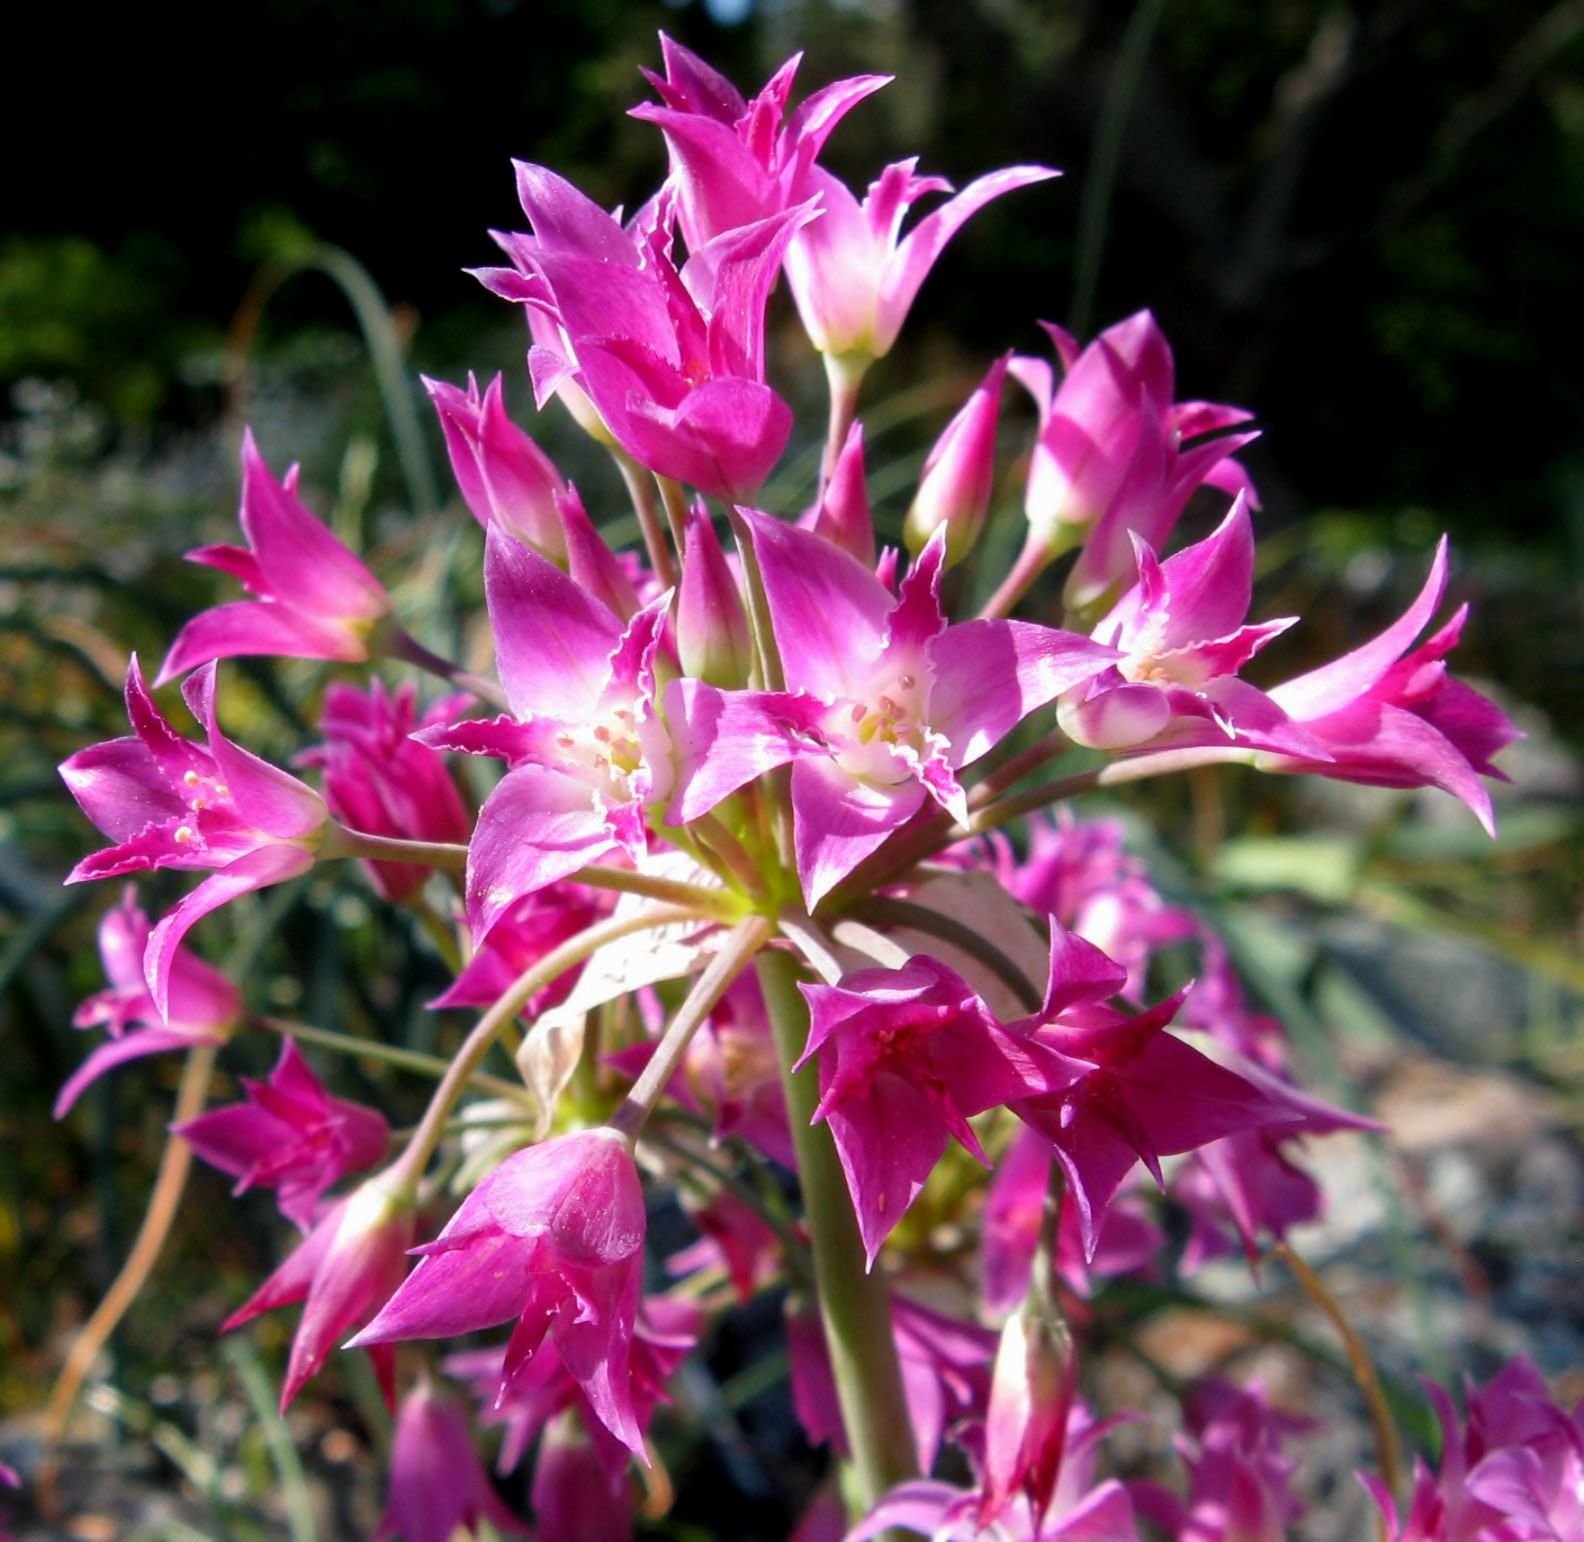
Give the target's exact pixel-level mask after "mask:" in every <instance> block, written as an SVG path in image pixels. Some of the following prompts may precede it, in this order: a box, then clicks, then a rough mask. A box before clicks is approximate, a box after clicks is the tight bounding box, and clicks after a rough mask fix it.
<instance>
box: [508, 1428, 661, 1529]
mask: <svg viewBox="0 0 1584 1542" xmlns="http://www.w3.org/2000/svg"><path fill="white" fill-rule="evenodd" d="M626 1454H627V1453H626V1450H625V1448H623V1450H622V1456H623V1457H624V1458H625V1457H626ZM530 1497H531V1500H532V1503H533V1515H534V1536H535V1538H537V1542H630V1539H631V1538H632V1536H633V1510H634V1508H635V1506H634V1495H633V1489H632V1482H631V1480H630V1479H629V1478H628V1476H627V1469H626V1462H625V1460H624V1461H623V1463H622V1465H621V1466H620V1467H616V1468H612V1467H611V1466H610V1465H609V1464H608V1463H607V1462H606V1461H605V1460H604V1459H603V1457H602V1454H601V1452H600V1449H599V1445H598V1443H597V1442H596V1441H594V1440H592V1439H591V1438H590V1436H589V1432H588V1431H587V1430H586V1429H585V1428H584V1426H583V1423H582V1421H581V1420H580V1419H579V1418H578V1417H577V1415H576V1414H574V1413H573V1412H572V1411H571V1410H569V1409H568V1410H563V1411H562V1412H561V1413H559V1414H557V1415H556V1416H555V1417H554V1418H553V1419H551V1420H550V1422H549V1423H548V1424H547V1425H546V1426H545V1432H544V1438H543V1439H542V1440H541V1441H540V1442H539V1454H538V1456H537V1457H535V1459H534V1474H533V1491H532V1494H531V1496H530Z"/></svg>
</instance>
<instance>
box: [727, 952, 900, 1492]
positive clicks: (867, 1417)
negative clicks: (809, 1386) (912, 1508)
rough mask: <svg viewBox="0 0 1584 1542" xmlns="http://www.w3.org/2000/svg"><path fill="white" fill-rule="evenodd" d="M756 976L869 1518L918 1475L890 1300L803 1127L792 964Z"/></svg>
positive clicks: (828, 1164)
mask: <svg viewBox="0 0 1584 1542" xmlns="http://www.w3.org/2000/svg"><path fill="white" fill-rule="evenodd" d="M758 971H759V984H760V986H761V988H762V989H763V991H764V998H765V1007H766V1009H767V1011H768V1012H769V1016H770V1028H771V1032H772V1033H773V1035H774V1037H775V1046H776V1059H777V1061H778V1062H779V1064H780V1067H781V1081H782V1086H783V1088H784V1089H785V1092H786V1105H787V1123H788V1124H789V1125H790V1126H791V1128H792V1141H793V1145H794V1146H795V1147H796V1150H797V1161H798V1175H799V1177H800V1179H801V1181H802V1188H803V1207H804V1212H805V1215H806V1218H807V1222H808V1230H809V1240H810V1242H811V1244H812V1247H813V1252H814V1279H815V1284H816V1289H817V1294H818V1296H819V1308H820V1320H821V1322H822V1323H823V1324H824V1328H825V1344H826V1348H827V1350H828V1351H829V1353H830V1361H831V1370H832V1371H833V1372H834V1374H835V1378H836V1394H837V1397H838V1399H839V1400H840V1403H841V1411H842V1423H843V1425H844V1427H845V1428H846V1431H847V1443H848V1446H849V1448H850V1449H851V1451H852V1467H853V1477H854V1480H855V1483H854V1490H853V1499H854V1502H855V1505H856V1507H857V1508H858V1510H859V1511H860V1512H861V1513H863V1514H867V1513H868V1511H870V1510H872V1509H873V1508H874V1506H875V1505H876V1504H877V1503H878V1502H879V1501H880V1499H881V1498H882V1496H883V1495H884V1494H885V1493H886V1492H887V1490H889V1489H890V1488H892V1487H893V1486H894V1485H896V1484H898V1483H901V1482H903V1481H904V1480H906V1479H908V1478H911V1477H913V1476H915V1475H916V1473H917V1470H918V1466H917V1458H916V1456H915V1453H914V1446H913V1431H912V1426H911V1425H910V1423H909V1421H908V1412H907V1400H906V1398H905V1397H904V1395H903V1391H902V1372H901V1368H900V1366H899V1365H898V1362H897V1353H896V1341H895V1339H893V1337H892V1334H891V1301H890V1296H889V1293H888V1292H887V1290H886V1283H885V1277H884V1275H882V1274H880V1273H878V1272H874V1273H871V1272H869V1271H868V1270H866V1269H865V1267H864V1248H863V1241H862V1239H861V1238H860V1237H859V1235H858V1221H857V1217H856V1216H855V1215H854V1214H853V1207H852V1200H851V1199H850V1198H849V1196H848V1193H847V1180H846V1178H845V1177H844V1176H843V1174H842V1170H841V1164H840V1162H838V1161H837V1158H836V1147H835V1145H834V1143H833V1142H832V1140H831V1136H830V1131H829V1130H828V1129H826V1128H825V1127H824V1126H823V1125H812V1124H810V1123H809V1121H810V1119H811V1118H812V1117H813V1114H814V1108H815V1105H816V1104H817V1102H818V1101H819V1085H818V1080H817V1072H816V1070H815V1068H814V1067H813V1066H805V1067H804V1068H803V1069H802V1070H801V1071H796V1072H794V1071H793V1070H792V1065H793V1063H794V1062H795V1061H796V1060H797V1059H798V1058H799V1057H800V1056H801V1055H802V1053H803V1048H804V1044H805V1042H806V1040H807V1038H808V1026H809V1017H808V1007H807V1005H806V1004H805V1002H804V1000H803V996H802V993H801V992H800V991H799V990H798V988H797V987H798V966H797V962H796V960H795V959H794V958H793V957H792V956H791V955H790V954H788V953H783V952H779V951H777V950H775V949H769V950H766V951H765V952H763V953H761V954H760V955H759V958H758Z"/></svg>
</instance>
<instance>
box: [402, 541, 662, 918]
mask: <svg viewBox="0 0 1584 1542" xmlns="http://www.w3.org/2000/svg"><path fill="white" fill-rule="evenodd" d="M484 598H485V601H486V603H487V605H488V607H489V616H490V625H491V627H492V629H493V630H494V633H495V656H496V666H497V668H498V669H499V671H500V676H501V683H502V685H503V686H504V687H505V689H506V700H507V703H508V704H509V706H510V707H511V715H509V716H501V717H497V718H493V719H485V718H470V719H465V720H463V721H461V722H457V723H453V724H452V725H450V726H449V727H446V726H436V727H431V728H426V729H423V730H421V731H420V733H419V734H418V738H419V740H420V742H421V743H423V744H427V745H430V746H432V747H434V748H436V749H447V750H457V751H461V752H463V753H464V754H472V755H497V756H500V757H501V758H503V759H505V760H506V761H508V762H509V764H510V769H509V770H508V771H507V773H506V775H505V776H503V777H502V778H501V780H500V781H499V782H498V783H497V784H496V786H495V789H494V791H492V792H491V793H490V795H489V797H488V799H487V800H486V801H485V804H484V807H483V808H482V810H480V812H479V818H478V824H477V826H476V828H475V829H474V832H473V839H472V842H471V845H470V846H469V849H468V868H467V906H468V920H469V922H470V923H471V925H472V927H473V931H474V935H475V936H478V937H483V936H485V935H486V934H487V933H488V931H489V929H490V928H491V927H492V926H493V925H494V924H495V923H496V921H498V920H499V919H500V917H501V916H502V915H503V914H504V913H505V912H506V911H507V909H508V908H509V907H510V906H511V905H513V904H514V903H516V901H518V900H520V899H521V898H522V897H523V896H524V895H528V894H532V893H534V892H535V891H536V890H538V889H542V888H545V887H546V886H547V885H549V884H552V883H555V882H556V881H558V880H559V879H563V878H567V877H569V876H570V875H571V874H572V873H574V872H576V871H577V869H578V868H580V867H583V866H585V865H586V864H587V863H589V862H594V861H597V860H598V859H599V858H601V857H602V856H605V855H606V854H607V853H609V852H611V851H612V850H613V849H624V850H626V851H627V852H628V853H629V854H630V855H632V856H634V857H641V856H643V855H644V853H645V852H647V850H648V834H647V826H646V820H647V813H648V810H649V808H650V807H651V805H652V804H653V803H655V802H657V801H658V800H660V799H662V798H664V797H665V796H667V794H668V793H669V791H670V786H669V782H670V774H671V761H670V745H669V741H668V740H667V739H666V735H665V730H664V728H663V727H662V726H661V724H660V723H659V721H658V719H657V717H656V714H655V711H654V691H655V657H656V654H657V652H658V651H659V648H660V643H661V639H662V634H663V631H664V628H665V622H666V612H667V609H668V607H669V604H670V596H669V594H666V595H661V596H660V597H659V598H658V599H655V600H652V601H651V602H650V603H649V604H648V605H646V606H644V607H643V609H642V610H640V611H639V612H638V613H637V615H635V616H634V617H633V618H632V620H631V621H629V622H628V623H627V624H626V625H625V626H624V625H623V623H622V621H621V619H620V618H619V617H618V616H617V615H616V614H615V613H614V612H613V611H612V610H611V609H610V608H609V607H608V606H607V605H605V604H603V603H602V602H601V601H600V600H598V599H596V598H594V596H592V595H591V594H589V593H588V592H587V591H586V590H585V589H583V588H582V587H581V586H580V585H579V584H578V583H577V582H576V581H575V580H574V579H572V578H570V577H568V575H567V574H565V573H563V572H562V571H561V570H560V568H558V567H556V566H555V564H554V563H552V562H549V561H547V560H546V559H545V558H544V557H541V556H540V555H539V554H538V552H536V551H534V550H532V549H531V548H530V547H527V546H524V545H522V544H521V543H520V542H518V541H514V540H513V539H512V538H511V537H510V536H508V535H506V534H505V533H504V532H502V531H501V530H499V529H497V528H494V527H492V528H491V529H490V531H489V533H488V535H487V536H486V537H485V546H484Z"/></svg>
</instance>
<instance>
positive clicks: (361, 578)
mask: <svg viewBox="0 0 1584 1542" xmlns="http://www.w3.org/2000/svg"><path fill="white" fill-rule="evenodd" d="M237 517H238V518H239V519H240V520H241V523H242V533H243V535H245V536H246V537H247V541H248V544H247V545H246V546H200V547H199V548H198V549H197V550H196V551H190V552H188V553H187V560H188V561H189V562H201V563H202V564H203V565H204V566H205V567H211V568H219V569H220V570H221V571H222V572H224V573H229V574H231V576H232V577H233V578H238V579H240V580H241V581H242V586H243V588H245V589H246V590H247V591H248V593H249V594H251V595H253V596H254V597H255V598H254V599H252V600H237V601H234V602H232V603H231V604H229V605H217V606H215V607H214V609H212V610H206V611H203V612H202V613H201V614H199V615H196V616H194V617H193V619H192V620H191V621H189V622H188V623H187V625H186V626H184V627H183V628H182V629H181V631H180V632H179V633H178V634H177V637H176V641H175V642H173V643H172V644H171V649H170V652H169V653H168V654H166V656H165V662H164V664H163V665H161V667H160V672H159V678H158V679H157V680H156V681H155V682H154V683H155V684H156V685H163V684H164V683H165V682H166V681H167V680H174V679H175V678H176V676H177V675H180V674H185V673H186V672H187V671H188V670H189V669H192V668H194V667H195V666H197V665H199V664H207V663H209V662H210V661H211V660H213V659H232V658H238V657H240V656H242V655H244V654H252V653H264V654H271V655H274V656H277V657H281V658H289V659H339V660H341V661H342V662H344V663H350V664H357V663H361V662H362V661H363V660H365V659H366V658H368V656H369V645H368V639H369V633H370V632H371V631H372V630H373V629H374V626H375V624H376V623H377V622H378V621H379V620H380V619H381V618H382V617H383V616H385V615H386V614H387V613H388V612H389V610H390V596H389V595H388V594H386V592H385V590H384V587H383V586H382V585H381V584H380V581H379V580H378V579H377V578H375V576H374V575H373V574H372V573H371V572H369V570H368V569H367V568H366V567H364V566H363V564H362V563H361V562H359V561H358V559H357V558H356V557H354V556H353V555H352V553H351V552H349V551H348V550H347V549H346V547H345V546H343V545H342V544H341V542H340V541H338V540H337V539H336V538H335V537H334V536H333V535H331V534H330V532H329V531H328V530H326V529H325V527H324V526H323V525H322V524H320V523H319V521H318V520H317V519H315V518H314V517H313V515H312V514H310V513H309V512H308V510H307V509H306V508H304V507H303V504H302V501H301V500H300V499H299V498H298V496H297V468H296V467H295V466H293V467H292V468H291V470H289V471H288V472H287V473H286V480H285V481H284V482H277V481H276V480H275V478H274V477H273V476H271V475H270V470H269V467H268V466H266V465H265V464H264V457H263V456H262V455H260V454H259V450H258V445H257V444H255V443H254V440H253V434H252V431H251V430H249V431H248V432H247V433H245V434H244V435H243V437H242V507H241V511H240V513H239V514H238V516H237Z"/></svg>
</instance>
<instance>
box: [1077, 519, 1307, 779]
mask: <svg viewBox="0 0 1584 1542" xmlns="http://www.w3.org/2000/svg"><path fill="white" fill-rule="evenodd" d="M1134 548H1135V555H1136V558H1137V567H1138V582H1137V583H1136V584H1135V585H1134V586H1133V587H1132V588H1131V589H1129V590H1128V592H1127V593H1126V594H1124V595H1123V596H1122V598H1121V599H1120V600H1119V601H1118V602H1117V603H1116V605H1115V606H1114V607H1113V608H1112V610H1111V612H1110V614H1108V615H1107V616H1106V617H1105V619H1104V620H1103V621H1101V622H1100V624H1099V625H1098V626H1097V627H1096V628H1095V629H1094V638H1095V641H1097V642H1102V643H1104V644H1106V646H1108V647H1110V648H1114V649H1116V651H1117V654H1118V655H1119V656H1118V658H1117V661H1116V663H1115V664H1113V665H1112V666H1111V667H1110V668H1109V669H1107V670H1105V671H1104V672H1103V673H1101V674H1098V675H1096V676H1095V677H1094V678H1093V679H1091V680H1088V681H1086V682H1085V683H1084V684H1083V685H1081V686H1078V687H1076V688H1074V689H1073V690H1071V691H1069V692H1067V693H1066V695H1064V696H1063V697H1062V699H1061V702H1060V703H1059V704H1058V707H1057V720H1058V722H1060V724H1061V726H1062V730H1063V731H1064V732H1065V733H1066V734H1067V736H1068V737H1069V738H1071V739H1072V740H1073V741H1074V742H1076V743H1078V744H1085V745H1089V746H1090V747H1092V748H1095V749H1106V750H1141V749H1146V748H1148V749H1152V750H1153V749H1164V748H1177V747H1182V746H1188V745H1222V744H1224V745H1231V744H1234V743H1236V744H1239V745H1246V746H1251V747H1254V748H1257V749H1265V750H1277V751H1284V752H1293V751H1296V752H1298V753H1300V754H1304V755H1307V756H1310V757H1312V758H1314V759H1316V760H1323V759H1325V756H1326V751H1325V747H1324V746H1323V745H1322V744H1320V743H1318V742H1317V741H1316V740H1315V739H1313V738H1312V737H1311V736H1310V735H1309V734H1307V733H1305V732H1304V731H1303V729H1302V728H1301V727H1299V726H1297V725H1295V724H1293V723H1291V722H1290V721H1289V720H1288V717H1287V714H1286V713H1285V712H1283V711H1282V710H1281V708H1280V707H1278V706H1277V705H1276V704H1275V703H1274V702H1273V701H1272V700H1271V698H1270V697H1269V696H1267V695H1266V694H1265V693H1264V692H1263V691H1260V690H1258V689H1256V688H1255V687H1254V686H1252V685H1249V684H1247V683H1246V682H1245V681H1242V680H1240V679H1238V678H1237V675H1238V671H1239V670H1240V669H1242V667H1243V666H1244V665H1245V664H1246V663H1248V661H1249V660H1250V659H1251V658H1253V656H1254V655H1255V654H1256V653H1258V652H1259V650H1260V649H1261V648H1263V647H1264V646H1265V645H1266V644H1267V643H1268V642H1270V641H1271V640H1272V639H1273V638H1276V637H1279V636H1280V635H1281V634H1282V633H1283V632H1285V631H1286V630H1287V628H1288V627H1290V626H1292V625H1293V623H1294V622H1295V621H1297V619H1298V618H1297V617H1296V616H1288V617H1285V618H1284V619H1282V620H1280V621H1265V622H1261V623H1260V624H1258V625H1256V626H1248V625H1245V624H1244V618H1245V617H1246V616H1247V614H1248V608H1249V599H1250V595H1251V593H1252V590H1253V582H1254V531H1253V528H1252V526H1251V525H1250V523H1249V516H1248V509H1247V507H1246V505H1245V504H1244V502H1243V500H1242V498H1241V497H1240V498H1238V499H1237V500H1235V501H1234V503H1233V505H1232V510H1231V512H1230V513H1229V514H1228V515H1227V517H1226V518H1225V519H1224V520H1223V521H1222V522H1221V524H1220V525H1219V526H1218V527H1217V529H1216V530H1215V531H1214V532H1213V533H1212V534H1211V535H1209V536H1207V537H1206V538H1205V539H1204V540H1203V541H1199V542H1197V543H1196V544H1195V545H1193V546H1189V547H1186V548H1185V549H1184V550H1182V551H1180V552H1178V553H1177V554H1176V555H1175V556H1173V557H1168V558H1167V559H1166V561H1165V562H1160V561H1158V560H1157V559H1156V556H1155V553H1154V552H1153V551H1152V550H1151V549H1150V548H1149V546H1148V545H1147V544H1146V543H1145V542H1144V541H1143V540H1141V539H1140V538H1139V537H1137V536H1135V537H1134Z"/></svg>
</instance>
